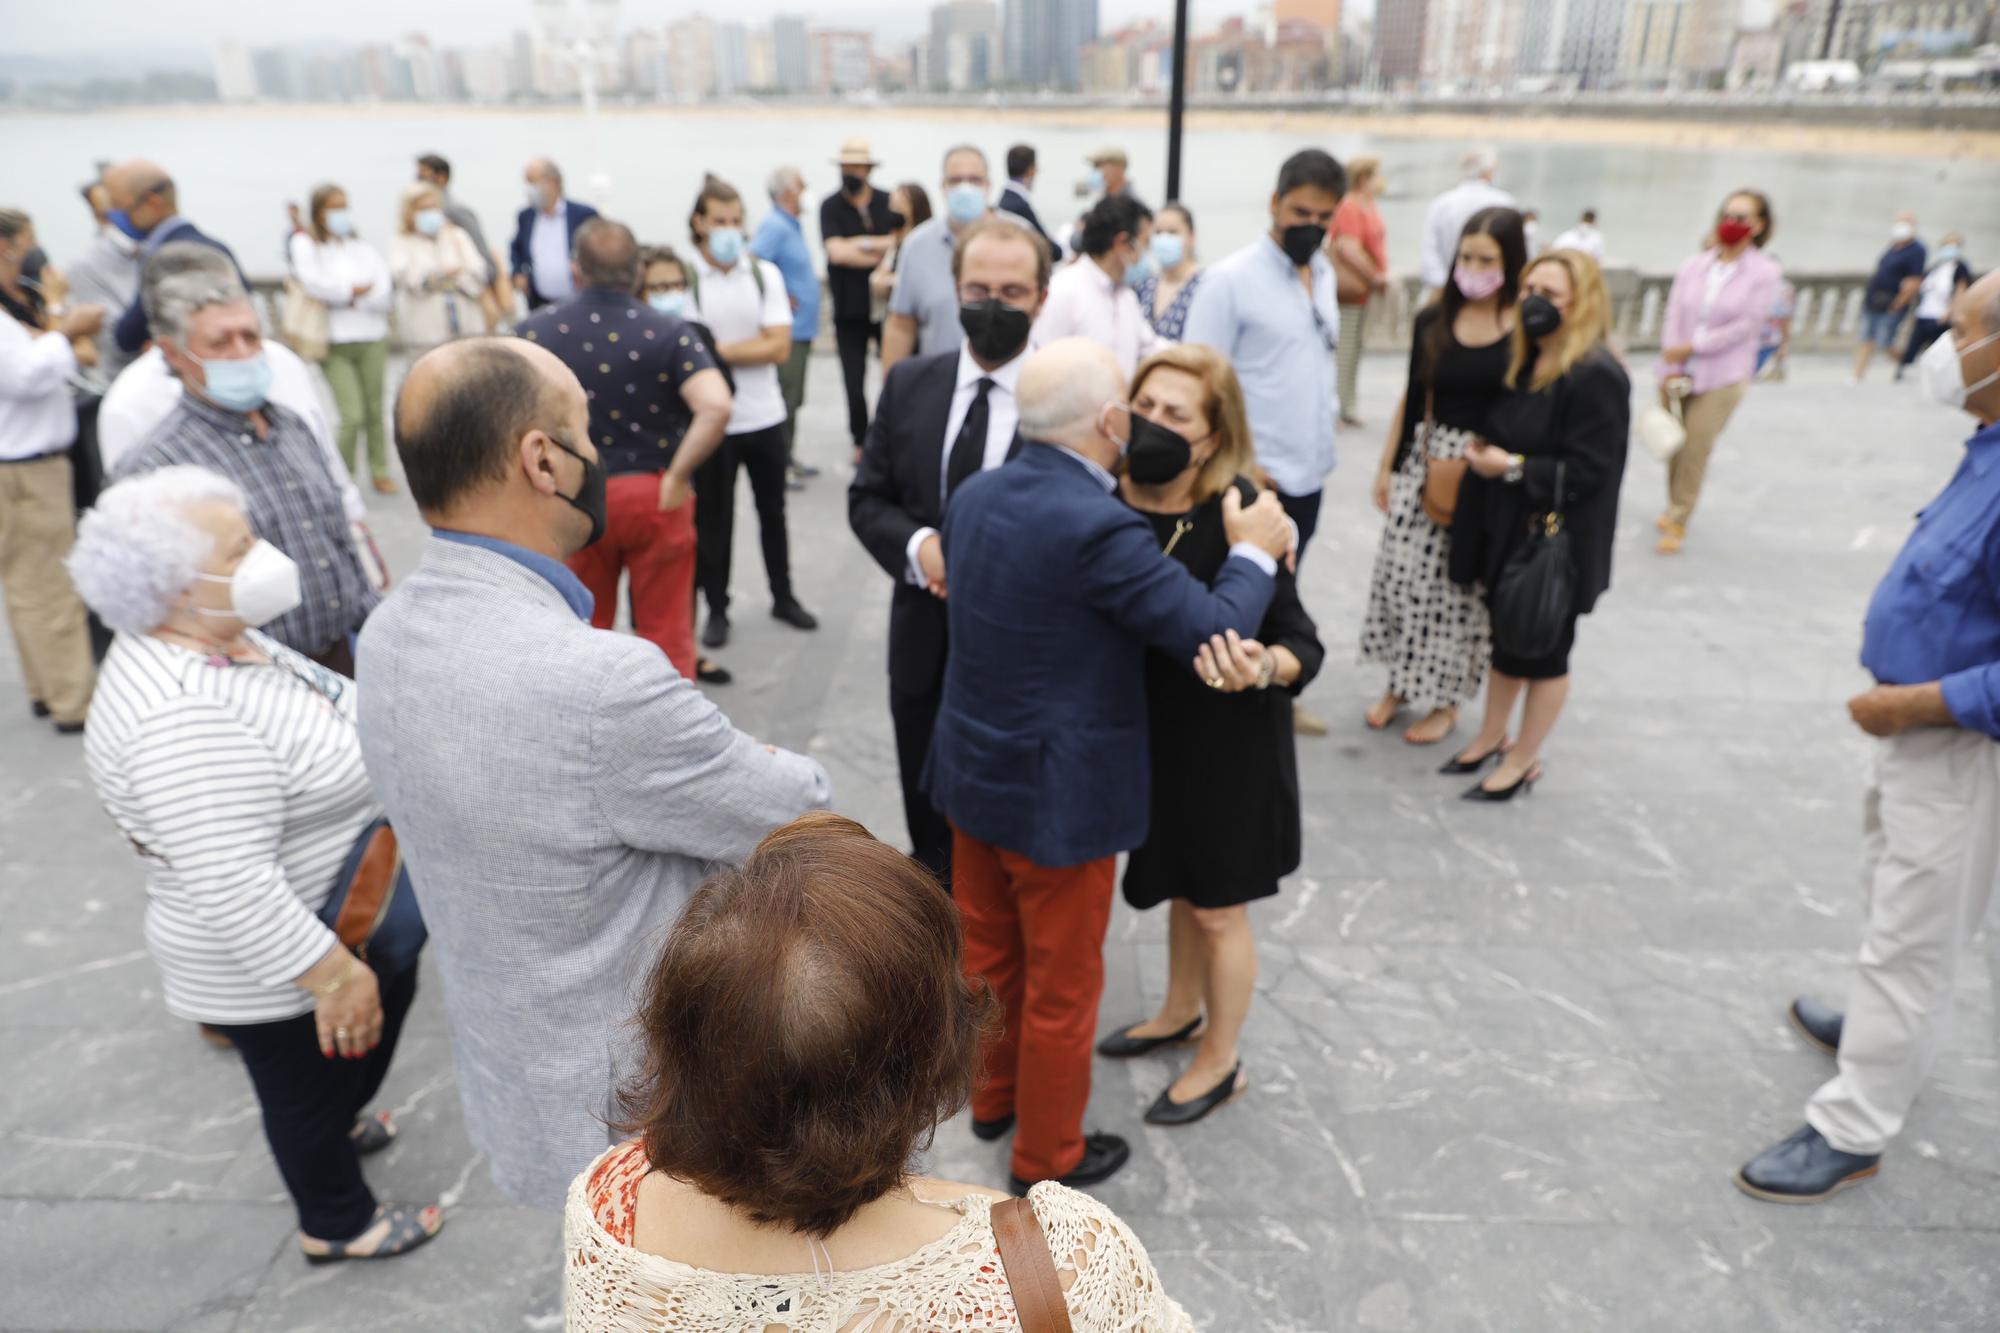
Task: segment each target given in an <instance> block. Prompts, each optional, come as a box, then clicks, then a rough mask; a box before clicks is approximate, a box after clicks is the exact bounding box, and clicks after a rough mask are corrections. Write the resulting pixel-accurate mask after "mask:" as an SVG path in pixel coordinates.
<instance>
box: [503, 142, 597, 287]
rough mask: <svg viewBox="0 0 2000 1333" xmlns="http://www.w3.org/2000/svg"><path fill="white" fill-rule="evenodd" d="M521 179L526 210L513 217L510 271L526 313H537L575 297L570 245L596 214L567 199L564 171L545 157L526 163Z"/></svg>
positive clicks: (594, 211)
mask: <svg viewBox="0 0 2000 1333" xmlns="http://www.w3.org/2000/svg"><path fill="white" fill-rule="evenodd" d="M522 181H523V183H524V184H525V185H526V187H527V191H528V206H527V207H526V208H524V209H522V210H521V211H520V212H519V213H517V214H516V215H515V217H514V243H513V245H512V246H510V247H509V248H508V256H507V257H508V270H509V271H510V272H512V273H513V275H514V290H515V291H517V292H520V293H521V294H522V295H523V296H526V297H527V298H528V309H530V310H539V309H541V308H542V307H543V306H545V305H547V304H549V303H550V302H551V301H567V300H569V298H570V297H572V296H575V295H576V279H575V277H574V276H573V275H572V274H571V272H570V266H569V261H570V247H571V244H572V242H573V241H574V240H575V239H576V230H577V228H578V227H581V226H582V225H583V224H584V223H586V222H588V221H590V220H591V219H592V218H594V217H596V216H597V210H596V209H594V208H592V207H591V206H590V205H589V204H580V203H578V202H577V201H576V200H574V199H570V198H567V197H565V196H564V194H563V178H562V170H561V168H559V167H557V166H556V164H555V163H553V162H551V161H549V159H547V158H546V157H538V158H536V159H534V160H533V161H532V162H530V163H528V166H527V169H526V170H525V171H523V172H522Z"/></svg>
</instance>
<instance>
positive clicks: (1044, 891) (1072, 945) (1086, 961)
mask: <svg viewBox="0 0 2000 1333" xmlns="http://www.w3.org/2000/svg"><path fill="white" fill-rule="evenodd" d="M951 857H952V862H951V865H952V870H951V875H952V887H951V891H952V898H953V899H954V900H955V901H956V902H957V903H958V914H959V918H960V920H962V921H963V922H964V924H965V970H966V973H967V975H969V976H976V977H984V978H985V979H986V982H987V984H988V985H990V986H991V987H993V991H994V993H995V994H996V995H998V996H999V997H1000V1003H1001V1005H1002V1006H1004V1007H1005V1009H1006V1012H1007V1026H1006V1028H1005V1030H1004V1031H1003V1032H1002V1033H1001V1035H1000V1036H999V1037H998V1038H997V1039H996V1040H994V1042H993V1043H992V1044H991V1045H990V1046H988V1047H987V1048H986V1060H985V1074H986V1077H985V1081H984V1083H983V1084H982V1085H981V1086H980V1088H979V1090H978V1091H977V1092H975V1093H974V1094H973V1097H972V1114H973V1115H974V1116H975V1117H977V1118H978V1119H980V1120H999V1119H1001V1118H1002V1117H1004V1116H1007V1115H1009V1114H1012V1115H1014V1116H1016V1117H1018V1119H1017V1120H1016V1127H1015V1131H1014V1174H1015V1175H1017V1176H1019V1177H1020V1178H1021V1179H1023V1180H1026V1181H1030V1182H1032V1181H1037V1180H1054V1179H1057V1178H1058V1177H1061V1176H1065V1175H1068V1174H1069V1173H1070V1172H1071V1171H1073V1170H1075V1169H1076V1164H1077V1163H1078V1162H1079V1161H1081V1160H1082V1159H1083V1112H1084V1108H1085V1106H1087V1105H1088V1104H1089V1102H1090V1060H1091V1043H1092V1042H1093V1041H1094V1040H1095V1039H1096V1037H1097V1002H1098V1000H1099V999H1100V998H1101V997H1102V996H1103V994H1104V932H1105V929H1106V928H1107V927H1108V926H1109V925H1110V923H1111V887H1112V879H1113V873H1112V872H1113V869H1114V867H1115V866H1116V864H1117V858H1115V857H1110V856H1107V857H1105V858H1104V859H1103V860H1101V861H1086V862H1085V863H1084V864H1082V865H1077V866H1064V867H1062V868H1061V869H1050V868H1049V867H1047V866H1038V865H1036V864H1035V863H1034V862H1032V861H1030V860H1029V859H1028V858H1027V857H1025V856H1022V855H1020V854H1019V853H1017V852H1010V851H1005V850H1003V849H1002V848H999V847H995V846H992V845H991V844H989V843H984V842H980V841H979V840H978V839H977V838H969V837H967V836H966V835H965V834H964V833H962V832H960V831H959V830H957V829H953V830H952V844H951Z"/></svg>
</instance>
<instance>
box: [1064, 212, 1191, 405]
mask: <svg viewBox="0 0 2000 1333" xmlns="http://www.w3.org/2000/svg"><path fill="white" fill-rule="evenodd" d="M1152 236H1153V215H1152V213H1151V212H1150V211H1149V210H1148V209H1147V208H1146V206H1145V205H1144V204H1141V203H1138V202H1137V201H1135V200H1132V199H1128V198H1126V197H1124V196H1123V195H1106V196H1105V197H1104V198H1102V199H1100V200H1098V201H1097V202H1096V203H1095V204H1093V205H1092V206H1091V209H1090V211H1089V212H1088V213H1086V214H1084V216H1083V230H1082V232H1081V233H1080V234H1079V236H1078V237H1077V251H1078V255H1079V257H1078V259H1077V261H1076V262H1075V263H1074V264H1070V265H1068V266H1066V267H1064V268H1062V269H1060V270H1059V271H1058V272H1057V273H1056V275H1055V277H1054V278H1052V279H1050V281H1049V299H1048V300H1047V301H1046V302H1045V303H1044V304H1043V305H1042V313H1041V314H1040V315H1037V316H1036V317H1035V335H1034V337H1035V345H1036V346H1038V347H1045V346H1047V345H1048V344H1049V343H1052V342H1055V341H1057V340H1059V339H1062V338H1089V339H1091V340H1092V341H1093V342H1098V343H1102V344H1103V345H1104V346H1106V347H1108V348H1110V349H1111V353H1112V355H1113V356H1115V357H1117V358H1118V369H1119V373H1121V374H1123V375H1125V376H1127V377H1130V375H1131V374H1132V372H1133V371H1135V370H1137V369H1138V368H1139V362H1140V361H1141V360H1142V359H1143V358H1145V357H1148V356H1151V355H1152V354H1153V353H1154V352H1155V351H1157V350H1159V349H1160V348H1161V347H1164V346H1166V342H1165V340H1164V339H1162V338H1161V337H1160V335H1159V334H1157V333H1155V332H1154V331H1153V325H1152V322H1151V321H1150V320H1148V319H1147V318H1146V315H1145V312H1144V311H1142V310H1141V309H1140V308H1139V296H1138V293H1137V292H1136V291H1134V290H1133V289H1134V288H1135V287H1137V286H1138V284H1139V282H1140V280H1142V279H1143V278H1145V277H1147V276H1149V275H1150V274H1151V273H1152V271H1153V258H1152V249H1151V245H1152Z"/></svg>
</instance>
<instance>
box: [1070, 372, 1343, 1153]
mask: <svg viewBox="0 0 2000 1333" xmlns="http://www.w3.org/2000/svg"><path fill="white" fill-rule="evenodd" d="M1131 402H1132V440H1131V447H1130V449H1129V450H1128V451H1127V453H1126V457H1125V476H1124V478H1123V480H1122V481H1121V483H1120V486H1121V492H1122V494H1123V496H1124V499H1125V502H1126V503H1127V504H1129V505H1131V506H1132V507H1133V508H1134V509H1137V510H1138V511H1139V512H1140V513H1142V514H1144V515H1145V516H1146V518H1147V519H1148V520H1149V521H1150V522H1151V523H1152V525H1153V530H1154V532H1155V533H1156V534H1157V535H1158V537H1159V540H1160V549H1161V550H1162V552H1164V553H1165V554H1166V555H1167V556H1169V557H1171V558H1172V559H1175V560H1178V561H1180V562H1181V563H1182V564H1183V565H1185V566H1187V569H1188V572H1190V573H1191V574H1193V575H1194V576H1195V577H1196V578H1198V579H1201V580H1202V581H1204V582H1210V581H1212V580H1213V579H1214V578H1215V575H1216V573H1217V572H1218V571H1219V570H1220V569H1221V568H1222V562H1223V561H1224V560H1225V559H1227V558H1228V555H1229V538H1228V537H1227V536H1226V535H1225V533H1224V531H1223V526H1222V497H1223V494H1224V493H1225V492H1226V491H1227V490H1228V489H1229V488H1230V487H1231V486H1235V487H1237V488H1239V490H1240V491H1241V493H1242V494H1243V495H1244V497H1245V499H1246V500H1248V499H1252V498H1254V497H1255V489H1254V487H1252V486H1251V484H1250V483H1249V482H1247V481H1245V480H1243V478H1245V477H1247V476H1249V475H1250V474H1251V473H1253V472H1255V471H1256V459H1255V457H1254V454H1253V451H1252V447H1251V440H1250V429H1249V426H1248V424H1247V422H1246V420H1245V417H1244V412H1243V391H1242V389H1241V388H1240V387H1239V386H1238V385H1237V382H1236V373H1235V372H1234V371H1232V370H1231V369H1230V368H1229V363H1228V362H1227V361H1225V360H1223V359H1222V357H1221V356H1220V355H1218V354H1217V353H1215V352H1214V351H1212V350H1210V349H1209V348H1207V347H1201V346H1197V345H1193V344H1183V345H1181V346H1176V347H1171V348H1168V349H1167V350H1166V351H1163V352H1160V353H1158V354H1156V355H1154V356H1151V357H1148V358H1147V359H1146V361H1145V362H1144V363H1143V364H1142V365H1140V367H1139V371H1138V374H1137V375H1136V376H1134V377H1133V380H1132V394H1131ZM1324 656H1325V652H1324V650H1323V649H1322V648H1321V647H1320V642H1319V632H1318V629H1317V628H1316V627H1315V626H1314V625H1313V622H1312V617H1310V616H1308V615H1307V614H1306V611H1305V608H1304V607H1303V606H1301V605H1300V604H1299V593H1298V587H1297V585H1296V584H1295V583H1294V582H1293V580H1292V576H1291V574H1290V573H1289V572H1288V571H1286V570H1283V569H1280V570H1279V572H1278V581H1277V591H1276V593H1275V594H1274V595H1273V597H1272V599H1271V606H1270V609H1269V610H1268V611H1267V612H1266V613H1265V616H1264V623H1263V625H1262V626H1261V627H1260V628H1259V630H1258V637H1257V638H1256V639H1254V640H1253V639H1241V638H1238V637H1237V636H1236V635H1235V634H1234V633H1231V634H1230V635H1229V636H1228V638H1227V639H1224V638H1222V637H1219V636H1218V637H1217V638H1216V639H1214V640H1213V641H1211V642H1210V643H1209V644H1206V645H1204V646H1203V647H1202V649H1201V651H1200V653H1199V655H1198V656H1197V657H1196V659H1195V660H1194V662H1192V663H1189V662H1187V661H1181V660H1176V659H1173V658H1170V657H1168V656H1167V655H1166V654H1164V653H1161V652H1158V651H1153V652H1149V653H1148V654H1147V655H1146V695H1147V706H1148V712H1149V714H1150V718H1151V731H1152V793H1153V795H1152V817H1151V823H1150V831H1149V832H1148V834H1147V838H1146V844H1145V846H1143V847H1141V848H1139V849H1138V850H1137V851H1135V852H1133V853H1132V856H1131V859H1130V861H1129V862H1128V864H1127V865H1126V867H1125V900H1126V901H1127V902H1129V903H1131V904H1132V906H1134V907H1137V908H1139V909H1141V910H1144V909H1145V908H1148V907H1152V906H1154V905H1156V904H1158V903H1161V902H1167V901H1171V904H1172V905H1171V906H1170V907H1169V908H1168V918H1167V920H1168V941H1169V943H1168V974H1167V975H1168V980H1167V995H1166V999H1165V1000H1164V1001H1163V1002H1162V1004H1161V1006H1160V1010H1159V1012H1158V1013H1157V1014H1155V1015H1154V1016H1153V1017H1152V1018H1149V1019H1147V1020H1146V1021H1144V1022H1143V1023H1134V1024H1132V1025H1131V1026H1129V1027H1126V1028H1123V1029H1121V1030H1120V1031H1118V1032H1116V1033H1114V1034H1112V1035H1111V1036H1109V1037H1107V1038H1105V1039H1104V1041H1103V1042H1102V1043H1100V1044H1099V1046H1098V1048H1097V1049H1098V1051H1099V1053H1100V1054H1103V1055H1109V1056H1134V1055H1144V1054H1146V1053H1148V1052H1150V1051H1154V1050H1157V1049H1159V1048H1161V1047H1163V1046H1171V1045H1176V1044H1180V1043H1184V1042H1192V1041H1197V1040H1198V1041H1199V1042H1200V1045H1199V1047H1198V1048H1197V1049H1196V1051H1195V1056H1194V1060H1193V1061H1192V1063H1190V1064H1189V1065H1188V1067H1187V1069H1186V1070H1184V1071H1183V1072H1182V1074H1181V1076H1180V1077H1179V1078H1178V1079H1176V1080H1175V1081H1174V1082H1173V1083H1172V1084H1171V1085H1170V1086H1168V1087H1167V1088H1166V1089H1165V1090H1163V1091H1162V1092H1161V1093H1160V1095H1159V1098H1158V1100H1156V1101H1155V1102H1154V1103H1153V1106H1152V1109H1151V1110H1149V1111H1147V1112H1146V1120H1147V1122H1148V1123H1150V1124H1155V1125H1185V1124H1192V1123H1193V1122H1194V1121H1196V1120H1199V1119H1201V1118H1202V1117H1203V1116H1205V1115H1207V1114H1208V1113H1209V1112H1210V1111H1212V1110H1214V1109H1215V1108H1216V1107H1218V1106H1220V1105H1221V1104H1222V1103H1224V1102H1226V1101H1228V1100H1229V1099H1230V1098H1232V1097H1234V1096H1236V1095H1237V1094H1238V1093H1240V1092H1242V1091H1243V1089H1244V1088H1245V1087H1247V1086H1248V1079H1247V1078H1246V1077H1245V1075H1244V1073H1243V1066H1242V1062H1241V1060H1240V1059H1239V1058H1238V1056H1237V1049H1236V1040H1237V1036H1238V1034H1240V1033H1241V1032H1242V1030H1243V1020H1244V1018H1245V1017H1246V1016H1247V1015H1248V1014H1249V1012H1250V996H1251V993H1252V992H1253V990H1254V989H1255V986H1256V980H1257V945H1256V941H1255V939H1254V938H1253V937H1252V936H1251V933H1250V915H1249V912H1248V911H1247V909H1246V907H1245V904H1247V903H1249V902H1251V901H1252V900H1254V899H1257V898H1268V897H1270V896H1271V895H1273V894H1275V893H1276V892H1277V891H1278V880H1279V878H1280V877H1281V876H1284V875H1288V874H1290V873H1291V872H1292V871H1293V870H1295V869H1297V868H1298V864H1299V771H1298V760H1297V756H1296V755H1295V753H1294V751H1293V748H1292V697H1293V696H1294V695H1296V694H1297V693H1298V692H1299V690H1301V689H1303V688H1304V687H1305V685H1306V683H1307V682H1308V681H1310V680H1311V679H1312V678H1313V676H1314V675H1315V674H1317V673H1318V671H1319V666H1320V661H1321V659H1322V658H1323V657H1324ZM1190 666H1192V667H1193V668H1194V669H1193V670H1192V671H1190V670H1189V667H1190ZM1218 773H1228V774H1231V775H1232V778H1231V780H1230V781H1229V782H1227V783H1223V782H1218V781H1217V780H1216V777H1215V775H1216V774H1218Z"/></svg>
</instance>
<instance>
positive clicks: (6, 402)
mask: <svg viewBox="0 0 2000 1333" xmlns="http://www.w3.org/2000/svg"><path fill="white" fill-rule="evenodd" d="M74 374H76V351H75V349H74V348H72V347H71V346H70V345H69V339H67V338H65V337H63V336H62V335H61V334H60V333H43V332H41V331H40V330H37V329H31V328H29V327H28V326H27V325H25V324H23V323H21V322H20V321H19V320H17V319H15V318H14V317H13V316H12V315H10V314H8V313H6V312H5V311H0V462H10V463H18V462H20V461H21V460H23V459H27V458H39V457H40V456H41V455H43V454H52V453H54V452H56V451H57V450H58V449H67V448H69V446H70V445H71V443H73V442H74V441H75V439H76V401H75V400H74V399H72V398H71V397H70V396H69V377H70V376H72V375H74Z"/></svg>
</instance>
